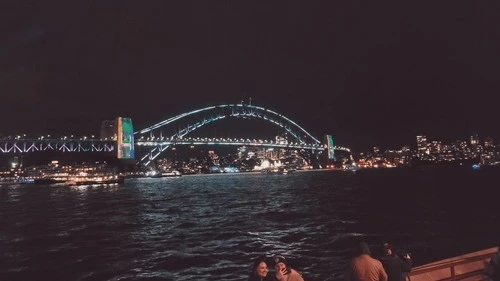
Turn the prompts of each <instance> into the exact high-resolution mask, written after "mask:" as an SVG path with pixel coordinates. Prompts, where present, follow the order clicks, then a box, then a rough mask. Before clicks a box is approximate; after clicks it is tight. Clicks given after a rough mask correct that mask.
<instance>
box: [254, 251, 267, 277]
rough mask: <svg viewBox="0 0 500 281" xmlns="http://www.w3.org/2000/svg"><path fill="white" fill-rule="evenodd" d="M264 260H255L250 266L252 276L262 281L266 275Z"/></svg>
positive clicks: (261, 258)
mask: <svg viewBox="0 0 500 281" xmlns="http://www.w3.org/2000/svg"><path fill="white" fill-rule="evenodd" d="M268 271H269V270H268V268H267V262H266V258H265V257H263V256H260V257H258V258H257V259H255V261H254V262H253V265H252V274H254V275H255V276H257V277H259V278H260V279H264V277H266V276H267V273H268Z"/></svg>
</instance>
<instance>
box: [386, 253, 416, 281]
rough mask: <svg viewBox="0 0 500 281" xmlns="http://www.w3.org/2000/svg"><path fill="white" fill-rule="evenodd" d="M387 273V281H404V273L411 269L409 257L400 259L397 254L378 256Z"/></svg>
mask: <svg viewBox="0 0 500 281" xmlns="http://www.w3.org/2000/svg"><path fill="white" fill-rule="evenodd" d="M379 260H380V262H382V265H383V266H384V270H385V272H386V273H387V277H388V279H387V280H388V281H404V280H405V273H406V272H410V271H411V267H412V261H411V259H401V258H400V257H399V256H397V255H387V256H384V257H381V258H379Z"/></svg>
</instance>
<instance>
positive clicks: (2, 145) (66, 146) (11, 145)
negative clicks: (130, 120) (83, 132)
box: [0, 139, 116, 153]
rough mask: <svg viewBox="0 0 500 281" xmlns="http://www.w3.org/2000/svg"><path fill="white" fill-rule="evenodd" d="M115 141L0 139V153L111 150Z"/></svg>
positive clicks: (113, 148) (113, 149)
mask: <svg viewBox="0 0 500 281" xmlns="http://www.w3.org/2000/svg"><path fill="white" fill-rule="evenodd" d="M115 146H116V142H114V141H101V140H70V139H66V140H51V139H44V140H29V139H24V140H23V139H20V140H0V153H29V152H37V151H61V152H113V151H115Z"/></svg>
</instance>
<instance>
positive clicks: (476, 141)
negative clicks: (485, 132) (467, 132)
mask: <svg viewBox="0 0 500 281" xmlns="http://www.w3.org/2000/svg"><path fill="white" fill-rule="evenodd" d="M470 144H471V145H473V146H474V145H478V144H479V137H478V135H477V134H474V135H472V136H470Z"/></svg>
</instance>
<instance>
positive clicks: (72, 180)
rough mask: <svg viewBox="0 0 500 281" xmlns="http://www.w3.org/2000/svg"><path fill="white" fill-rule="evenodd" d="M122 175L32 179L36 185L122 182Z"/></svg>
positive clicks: (123, 179)
mask: <svg viewBox="0 0 500 281" xmlns="http://www.w3.org/2000/svg"><path fill="white" fill-rule="evenodd" d="M124 181H125V178H124V177H121V176H118V175H102V176H68V177H43V178H37V179H35V180H34V184H36V185H66V186H75V185H99V184H115V183H123V182H124Z"/></svg>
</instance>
